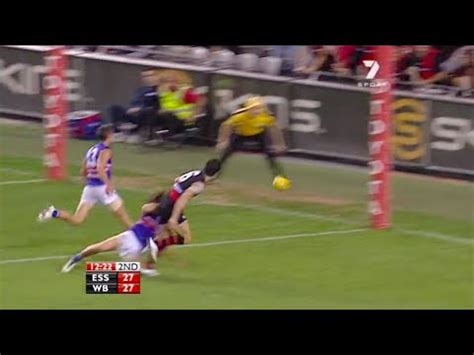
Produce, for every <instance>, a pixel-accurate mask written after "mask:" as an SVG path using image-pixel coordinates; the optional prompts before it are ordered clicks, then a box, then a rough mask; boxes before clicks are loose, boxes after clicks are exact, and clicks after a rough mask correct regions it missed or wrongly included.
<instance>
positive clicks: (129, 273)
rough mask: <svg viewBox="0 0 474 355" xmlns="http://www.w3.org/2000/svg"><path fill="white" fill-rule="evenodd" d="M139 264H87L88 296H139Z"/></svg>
mask: <svg viewBox="0 0 474 355" xmlns="http://www.w3.org/2000/svg"><path fill="white" fill-rule="evenodd" d="M140 291H141V288H140V263H139V262H123V261H120V262H91V261H88V262H86V293H87V294H115V293H119V294H139V293H140Z"/></svg>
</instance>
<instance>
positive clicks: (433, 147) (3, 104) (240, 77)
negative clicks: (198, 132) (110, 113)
mask: <svg viewBox="0 0 474 355" xmlns="http://www.w3.org/2000/svg"><path fill="white" fill-rule="evenodd" d="M11 47H12V46H10V47H0V113H3V114H15V115H19V116H23V117H35V118H41V117H42V114H43V103H42V96H41V93H42V88H41V87H42V85H41V84H42V83H41V80H42V77H43V74H44V69H45V68H44V65H43V56H44V51H42V50H41V48H36V49H32V48H28V49H25V48H18V47H15V48H11ZM150 66H151V67H155V68H157V69H159V70H173V71H174V72H175V73H178V74H179V76H180V79H182V80H183V81H187V82H192V84H193V86H194V87H196V88H197V89H198V90H199V91H200V92H201V93H203V94H205V95H207V97H208V99H209V103H210V105H209V111H210V112H209V113H210V115H211V117H212V120H213V122H214V129H213V130H212V132H213V135H214V137H215V134H216V131H217V127H218V125H219V124H220V122H221V121H222V120H223V119H225V118H226V117H227V115H228V114H229V113H230V112H231V111H233V110H234V109H236V108H237V107H238V106H239V105H240V104H241V103H242V102H243V101H244V100H245V99H246V97H247V96H248V95H249V94H260V95H263V96H265V99H266V102H267V103H268V105H269V107H270V109H271V110H272V111H273V112H274V113H275V114H276V116H277V118H278V122H279V123H280V125H281V126H282V127H283V128H284V131H285V135H286V137H287V139H288V142H289V148H290V152H293V153H306V154H310V155H315V156H325V157H333V158H344V159H349V160H351V161H360V162H366V161H368V147H367V142H368V134H367V125H368V119H369V98H370V96H369V95H370V92H369V90H368V89H365V88H358V87H354V86H349V85H342V84H334V83H324V82H314V81H309V80H293V79H291V78H286V77H274V76H267V75H259V74H251V73H244V72H240V71H234V70H215V69H213V68H209V67H198V66H191V65H180V64H174V63H167V62H157V61H151V60H142V59H128V58H124V57H118V56H110V55H102V54H97V53H82V54H80V53H76V54H71V53H70V55H69V70H68V71H67V73H66V77H67V89H68V98H69V106H70V111H76V110H85V109H87V110H98V111H103V110H104V109H105V108H106V107H107V106H108V105H110V104H114V103H120V104H127V103H128V102H129V100H130V98H131V95H132V93H133V91H134V90H135V89H136V88H137V87H138V86H139V85H140V71H141V70H142V69H143V68H144V67H150ZM392 131H393V134H392V148H393V149H392V151H393V157H394V162H395V165H396V166H399V167H415V168H419V169H423V170H425V171H446V172H452V173H460V174H465V175H468V176H474V154H473V153H474V100H469V99H456V98H445V97H436V96H429V95H419V94H412V93H407V92H398V91H396V92H395V97H394V101H393V120H392Z"/></svg>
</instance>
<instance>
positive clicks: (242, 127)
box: [224, 108, 275, 137]
mask: <svg viewBox="0 0 474 355" xmlns="http://www.w3.org/2000/svg"><path fill="white" fill-rule="evenodd" d="M224 124H228V125H231V126H232V127H233V128H234V132H235V133H236V134H238V135H240V136H245V137H250V136H255V135H257V134H260V133H263V131H264V130H265V128H266V127H269V126H272V125H274V124H275V117H274V116H273V115H272V114H270V113H269V112H268V111H264V112H262V113H259V114H257V115H252V114H251V113H250V112H249V110H248V109H245V108H244V109H241V110H238V111H235V112H234V113H233V114H232V115H231V116H230V117H229V118H228V119H227V120H226V121H225V122H224Z"/></svg>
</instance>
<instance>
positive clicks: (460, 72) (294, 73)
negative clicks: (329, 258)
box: [81, 45, 474, 97]
mask: <svg viewBox="0 0 474 355" xmlns="http://www.w3.org/2000/svg"><path fill="white" fill-rule="evenodd" d="M81 49H82V50H85V51H93V52H99V53H107V54H115V55H125V56H130V57H139V58H148V59H157V60H169V61H175V62H181V63H190V64H202V65H210V66H217V67H221V68H222V67H224V68H232V69H240V70H248V71H255V72H264V73H267V74H273V75H284V76H289V77H297V78H307V79H313V80H323V81H335V82H343V83H356V82H357V81H358V80H360V79H361V78H363V77H365V75H366V74H367V72H368V70H369V69H368V68H367V67H365V66H364V65H363V61H364V60H371V59H374V47H373V46H360V45H339V46H336V45H324V46H288V45H286V46H82V47H81ZM394 55H395V58H394V67H395V75H396V86H397V88H399V89H403V90H417V91H422V90H423V91H429V92H430V93H448V92H449V93H454V94H455V95H458V96H463V97H472V96H473V95H474V46H429V45H414V46H394ZM258 60H260V61H259V62H258ZM262 68H263V69H262Z"/></svg>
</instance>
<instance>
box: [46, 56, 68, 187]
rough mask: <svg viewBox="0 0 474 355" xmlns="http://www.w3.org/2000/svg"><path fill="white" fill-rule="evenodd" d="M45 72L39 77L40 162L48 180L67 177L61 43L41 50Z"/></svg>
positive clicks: (64, 85) (63, 58) (65, 94)
mask: <svg viewBox="0 0 474 355" xmlns="http://www.w3.org/2000/svg"><path fill="white" fill-rule="evenodd" d="M44 60H45V65H46V74H45V76H44V77H43V82H42V86H43V93H44V113H45V114H44V120H43V124H44V129H45V134H44V146H45V154H44V165H45V168H46V175H47V178H48V179H51V180H63V179H66V178H67V163H66V143H67V114H68V105H67V88H66V80H65V72H66V69H67V57H66V55H65V53H64V48H63V47H53V48H51V49H49V50H48V51H46V52H45V57H44Z"/></svg>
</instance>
